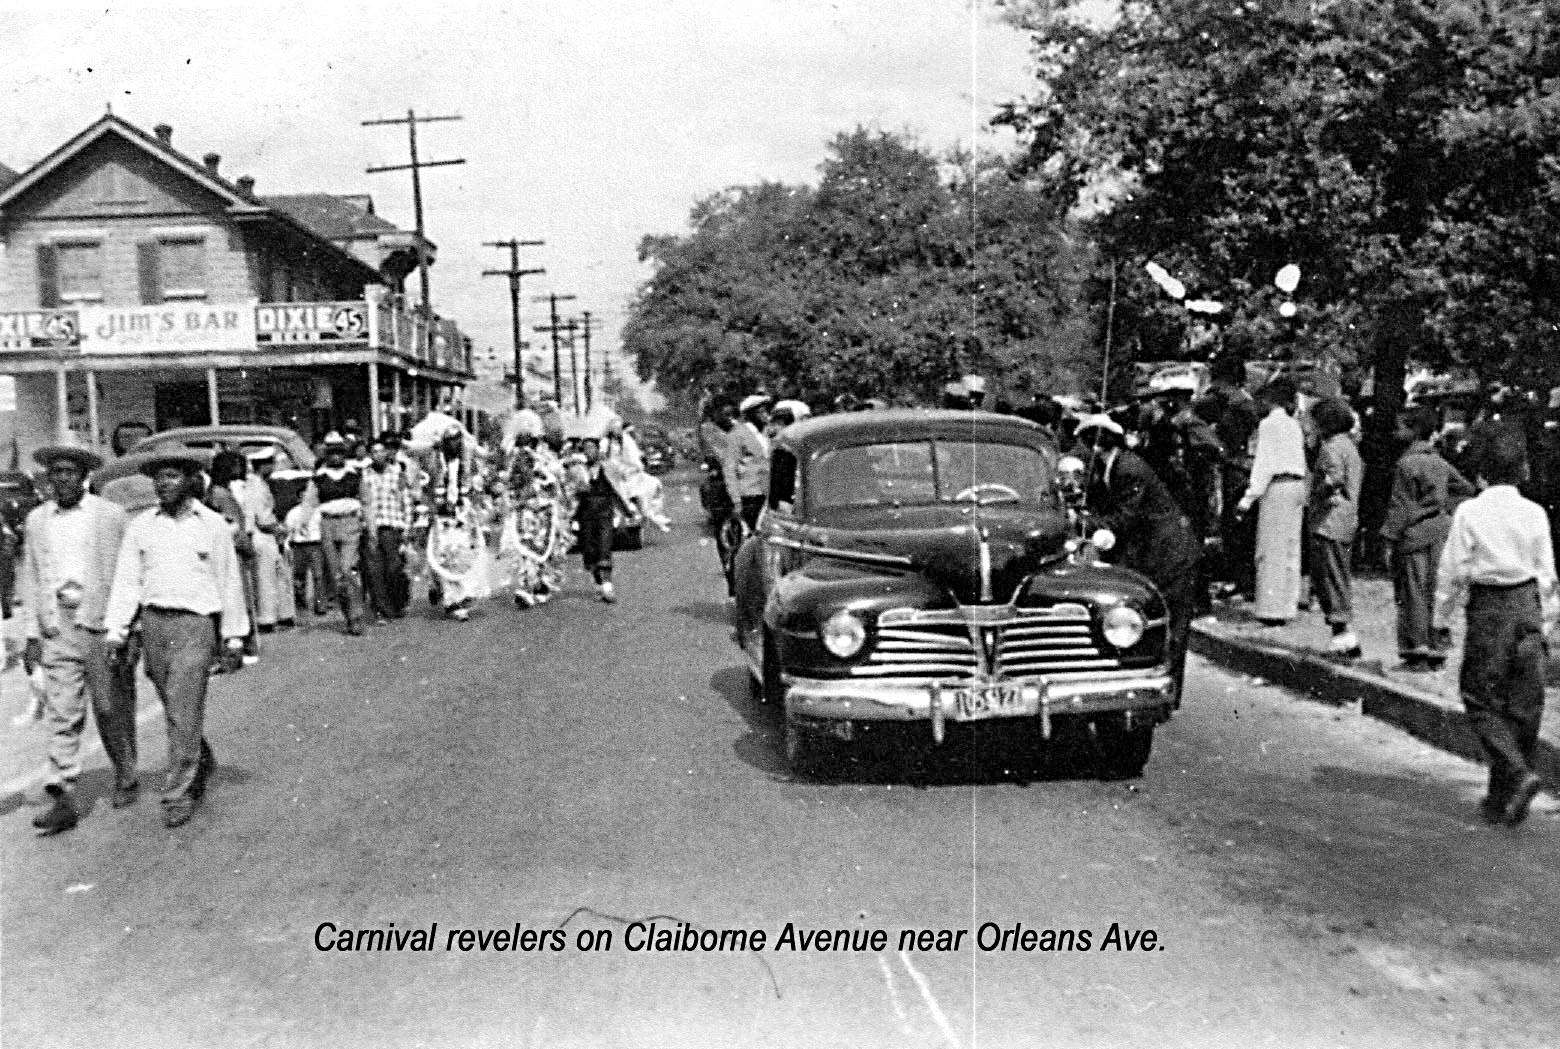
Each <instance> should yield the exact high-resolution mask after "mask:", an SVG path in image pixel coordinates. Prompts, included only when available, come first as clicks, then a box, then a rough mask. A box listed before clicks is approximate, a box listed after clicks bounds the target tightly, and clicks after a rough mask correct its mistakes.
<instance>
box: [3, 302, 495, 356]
mask: <svg viewBox="0 0 1560 1049" xmlns="http://www.w3.org/2000/svg"><path fill="white" fill-rule="evenodd" d="M284 346H296V347H303V346H364V347H368V348H373V349H377V350H382V351H387V352H389V353H392V354H394V355H396V356H397V357H401V358H404V359H405V360H406V361H407V362H408V363H421V364H425V365H429V366H432V367H438V368H446V369H449V370H452V371H460V372H466V373H470V372H471V371H472V352H471V339H470V338H469V337H468V336H466V335H465V334H464V333H462V332H461V330H460V326H459V325H457V324H456V323H455V322H454V321H452V320H449V319H447V318H443V317H439V316H438V315H434V317H433V318H432V320H431V322H430V320H429V318H428V317H427V315H426V314H424V313H423V311H422V309H421V307H420V306H418V305H416V304H413V303H408V302H407V301H406V297H405V296H402V295H391V294H388V293H378V292H376V290H375V289H372V288H371V289H369V294H368V297H367V298H364V299H357V300H346V301H339V302H266V303H204V302H188V303H165V304H162V305H159V306H130V307H105V306H82V307H66V308H60V309H47V310H19V311H15V312H0V357H3V355H4V354H6V353H7V352H17V351H21V352H27V351H34V352H37V351H44V352H47V353H49V354H51V355H59V354H67V355H69V354H86V355H92V356H97V355H102V354H130V353H136V354H139V353H154V354H176V353H200V352H206V351H211V350H223V351H229V352H233V351H237V352H243V351H248V350H255V349H261V350H264V349H276V348H281V347H284Z"/></svg>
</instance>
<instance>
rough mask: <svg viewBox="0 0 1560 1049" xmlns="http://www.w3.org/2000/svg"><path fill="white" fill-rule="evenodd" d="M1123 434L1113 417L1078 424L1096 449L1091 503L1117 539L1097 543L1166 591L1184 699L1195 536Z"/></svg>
mask: <svg viewBox="0 0 1560 1049" xmlns="http://www.w3.org/2000/svg"><path fill="white" fill-rule="evenodd" d="M1124 436H1125V435H1124V433H1123V431H1122V428H1121V425H1120V424H1119V423H1117V422H1115V421H1114V420H1113V419H1111V418H1110V417H1109V416H1105V415H1093V416H1089V417H1087V418H1085V419H1083V420H1081V421H1080V422H1079V423H1078V438H1079V440H1080V441H1081V442H1083V444H1085V445H1086V446H1087V447H1088V448H1089V449H1091V450H1092V453H1093V462H1094V466H1093V470H1092V472H1091V480H1090V483H1089V493H1088V507H1089V510H1090V512H1091V513H1092V514H1093V515H1094V518H1095V520H1096V522H1097V523H1098V524H1099V525H1100V527H1101V528H1103V529H1108V530H1109V532H1110V533H1111V536H1112V538H1113V541H1104V542H1101V543H1099V544H1098V545H1100V546H1101V549H1102V551H1103V550H1109V551H1111V552H1112V558H1111V559H1112V560H1113V561H1114V562H1115V563H1117V564H1119V565H1121V566H1123V567H1125V568H1130V569H1132V570H1133V571H1136V572H1141V573H1142V574H1143V575H1145V576H1147V577H1148V579H1149V581H1150V582H1152V583H1153V584H1154V586H1156V587H1158V589H1159V592H1160V594H1162V595H1163V596H1164V599H1165V605H1166V606H1167V609H1168V612H1169V617H1170V623H1169V646H1168V651H1167V654H1166V655H1167V662H1168V663H1169V665H1170V674H1171V676H1172V677H1173V678H1174V680H1175V691H1176V702H1177V703H1179V702H1180V696H1181V684H1182V681H1183V680H1184V678H1185V676H1186V645H1187V640H1188V638H1189V637H1190V635H1191V628H1192V613H1193V609H1194V608H1195V605H1196V584H1197V557H1198V553H1199V549H1198V542H1197V537H1196V535H1195V534H1194V533H1193V531H1192V526H1191V522H1190V521H1188V520H1187V519H1186V514H1185V513H1184V512H1183V511H1182V510H1181V507H1180V505H1179V504H1178V503H1177V502H1176V501H1175V499H1174V497H1172V496H1171V494H1170V491H1169V489H1167V488H1166V487H1165V486H1164V482H1162V481H1160V479H1159V478H1158V477H1157V476H1156V475H1155V474H1154V471H1153V470H1152V469H1151V468H1150V467H1149V465H1148V464H1147V463H1146V462H1144V461H1143V460H1142V459H1140V458H1139V457H1138V456H1137V455H1135V454H1134V453H1133V452H1131V451H1129V450H1128V449H1127V447H1126V442H1125V440H1124V439H1123V438H1124ZM1096 534H1098V533H1096ZM1101 539H1104V537H1101Z"/></svg>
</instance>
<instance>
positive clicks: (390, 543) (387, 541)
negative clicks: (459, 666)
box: [363, 435, 412, 623]
mask: <svg viewBox="0 0 1560 1049" xmlns="http://www.w3.org/2000/svg"><path fill="white" fill-rule="evenodd" d="M395 452H396V449H395V447H394V446H393V445H392V444H391V443H390V441H389V440H388V439H387V437H386V436H385V435H381V436H380V437H379V439H378V440H376V441H374V443H373V444H372V445H371V446H370V447H369V468H368V469H367V470H365V471H363V513H364V514H365V515H366V516H367V524H368V535H367V537H366V538H367V542H365V543H364V544H363V562H364V568H365V569H366V570H367V572H368V592H369V602H370V604H372V605H373V608H374V618H375V621H376V622H379V623H383V622H385V620H386V619H400V618H401V617H402V616H404V615H406V606H407V603H408V601H409V599H410V594H411V586H410V583H409V582H408V580H407V578H406V563H405V561H404V560H403V559H402V556H401V546H402V544H403V543H404V542H405V541H406V530H407V529H408V528H410V527H411V526H412V486H411V481H410V479H409V478H408V477H407V476H406V472H405V470H404V469H403V468H402V466H401V464H400V463H398V462H396V461H394V458H393V457H394V455H395Z"/></svg>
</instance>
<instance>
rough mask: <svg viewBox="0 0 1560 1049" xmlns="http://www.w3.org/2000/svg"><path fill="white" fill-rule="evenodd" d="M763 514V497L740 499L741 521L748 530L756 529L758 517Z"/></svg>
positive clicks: (755, 496) (745, 496)
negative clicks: (745, 523) (745, 524)
mask: <svg viewBox="0 0 1560 1049" xmlns="http://www.w3.org/2000/svg"><path fill="white" fill-rule="evenodd" d="M763 512H764V497H763V496H761V495H744V496H743V497H742V520H743V521H745V522H747V526H748V530H749V531H752V530H754V529H756V528H757V527H758V516H759V514H762V513H763Z"/></svg>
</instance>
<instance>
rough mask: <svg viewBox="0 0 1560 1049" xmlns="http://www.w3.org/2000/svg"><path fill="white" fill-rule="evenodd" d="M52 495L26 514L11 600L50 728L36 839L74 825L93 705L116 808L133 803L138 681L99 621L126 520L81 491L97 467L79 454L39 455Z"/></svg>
mask: <svg viewBox="0 0 1560 1049" xmlns="http://www.w3.org/2000/svg"><path fill="white" fill-rule="evenodd" d="M33 458H34V459H36V460H37V461H38V463H39V465H41V466H43V467H44V468H45V469H46V470H48V472H49V486H50V487H51V488H52V489H53V491H54V498H53V499H51V500H49V501H48V502H46V503H44V504H43V505H42V506H39V507H36V508H34V509H33V511H32V512H31V513H29V514H28V515H27V524H26V533H25V534H26V536H27V542H26V543H25V545H24V547H23V550H22V571H21V577H20V579H19V587H18V595H19V597H20V598H21V603H22V606H23V608H24V609H25V612H24V618H25V623H26V637H27V643H26V648H25V649H24V650H23V659H24V661H25V662H26V664H27V670H28V672H29V673H31V672H32V671H33V669H34V668H36V667H42V668H43V672H44V676H45V681H46V686H45V693H44V695H45V699H44V718H45V722H46V724H47V725H48V728H49V778H48V782H47V783H46V784H45V785H44V790H45V792H46V793H47V794H48V795H49V798H50V799H51V804H50V807H49V809H48V810H47V811H46V812H44V813H43V814H42V815H40V816H39V817H38V818H37V819H35V820H33V826H34V827H37V828H38V830H39V831H40V832H41V833H43V834H58V833H60V832H61V831H66V830H70V829H71V828H72V827H74V826H75V825H76V821H77V819H78V818H79V813H78V812H77V809H76V804H75V798H74V795H75V785H76V779H77V777H78V776H79V775H80V774H81V734H82V731H83V730H84V729H85V728H86V724H87V706H88V704H89V703H90V704H91V707H92V713H93V716H94V717H95V718H96V719H97V726H98V736H99V737H100V738H101V739H102V740H103V749H104V750H106V751H107V752H108V757H109V761H111V762H112V763H113V766H114V794H113V799H112V804H113V806H114V807H115V808H122V807H124V806H125V805H129V804H130V803H131V802H133V801H135V799H136V791H137V789H138V784H137V781H136V738H135V682H134V679H133V678H129V679H128V680H127V678H126V675H124V674H122V673H120V672H119V668H118V667H117V666H115V665H114V661H113V660H112V659H111V658H110V650H109V647H108V645H107V644H105V642H104V630H103V615H104V611H105V609H106V608H107V606H108V596H109V589H110V587H111V585H112V583H113V580H114V567H115V564H116V562H117V561H118V558H119V546H120V542H121V541H122V539H123V538H124V531H125V513H124V511H123V510H121V509H120V508H119V507H117V506H115V505H114V504H113V503H111V502H109V501H108V500H106V499H102V498H99V497H98V496H95V495H91V494H89V493H88V492H87V490H86V481H87V475H88V474H89V473H91V472H92V471H93V470H95V469H97V468H98V467H99V466H102V465H103V460H102V459H101V458H99V457H98V456H97V455H94V454H93V453H92V452H89V451H87V450H85V449H82V448H69V447H51V448H42V449H40V450H39V451H38V452H37V453H35V455H34V456H33Z"/></svg>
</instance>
